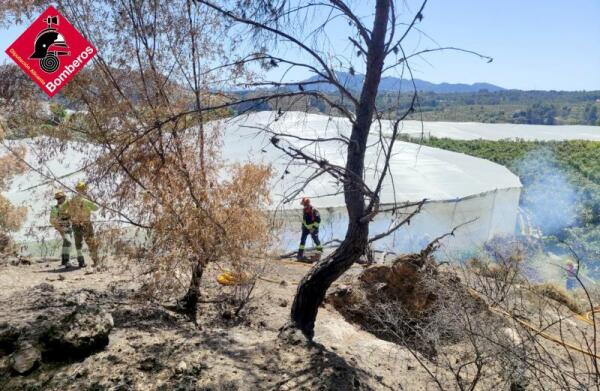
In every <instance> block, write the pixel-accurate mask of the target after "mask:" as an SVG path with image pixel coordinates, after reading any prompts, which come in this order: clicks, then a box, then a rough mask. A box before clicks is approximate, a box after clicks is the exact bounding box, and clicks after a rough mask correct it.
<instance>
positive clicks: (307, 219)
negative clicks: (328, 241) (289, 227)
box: [302, 207, 321, 229]
mask: <svg viewBox="0 0 600 391" xmlns="http://www.w3.org/2000/svg"><path fill="white" fill-rule="evenodd" d="M319 224H321V215H320V214H319V211H318V210H316V209H315V208H313V207H311V208H304V215H303V216H302V226H303V227H304V228H306V229H313V228H319Z"/></svg>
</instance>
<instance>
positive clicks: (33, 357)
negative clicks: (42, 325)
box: [9, 342, 42, 375]
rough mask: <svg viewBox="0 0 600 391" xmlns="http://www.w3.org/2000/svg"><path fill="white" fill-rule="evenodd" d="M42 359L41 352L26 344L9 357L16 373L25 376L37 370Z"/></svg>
mask: <svg viewBox="0 0 600 391" xmlns="http://www.w3.org/2000/svg"><path fill="white" fill-rule="evenodd" d="M41 359H42V353H41V352H40V350H39V349H38V348H36V347H35V346H33V345H31V344H30V343H28V342H24V343H22V344H21V345H20V346H19V348H18V349H17V350H16V351H15V352H14V353H13V354H11V355H10V356H9V363H10V366H11V368H12V369H13V370H14V371H15V372H17V373H18V374H20V375H24V374H27V373H29V372H31V371H32V370H34V369H35V368H37V366H38V365H39V364H40V361H41Z"/></svg>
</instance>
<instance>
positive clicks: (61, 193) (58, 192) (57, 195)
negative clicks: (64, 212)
mask: <svg viewBox="0 0 600 391" xmlns="http://www.w3.org/2000/svg"><path fill="white" fill-rule="evenodd" d="M64 196H65V192H64V191H62V190H56V192H55V193H54V199H56V200H58V199H59V198H63V197H64Z"/></svg>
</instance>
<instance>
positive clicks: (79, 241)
mask: <svg viewBox="0 0 600 391" xmlns="http://www.w3.org/2000/svg"><path fill="white" fill-rule="evenodd" d="M73 236H74V237H75V249H76V250H77V261H79V266H84V265H85V261H84V258H83V250H82V248H83V241H84V240H85V244H87V246H88V248H89V250H90V256H91V258H92V263H93V265H94V266H96V265H97V264H98V243H97V241H96V237H95V236H94V227H93V226H92V223H91V222H89V221H86V222H82V223H73Z"/></svg>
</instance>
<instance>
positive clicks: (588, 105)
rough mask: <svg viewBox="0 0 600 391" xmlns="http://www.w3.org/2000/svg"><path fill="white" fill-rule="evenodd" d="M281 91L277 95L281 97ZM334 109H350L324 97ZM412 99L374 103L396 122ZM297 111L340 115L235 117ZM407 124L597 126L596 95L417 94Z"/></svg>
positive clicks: (316, 107) (394, 97) (247, 107)
mask: <svg viewBox="0 0 600 391" xmlns="http://www.w3.org/2000/svg"><path fill="white" fill-rule="evenodd" d="M284 91H285V89H281V90H280V92H284ZM269 93H271V91H270V90H267V91H265V90H263V91H260V90H252V91H244V92H238V94H239V95H240V97H242V98H248V97H253V96H258V95H260V94H267V95H268V94H269ZM323 94H324V95H326V96H327V97H328V99H330V100H331V101H333V102H336V104H337V105H339V106H343V107H345V108H346V109H352V107H351V105H352V104H351V102H350V101H349V100H348V99H346V100H341V99H340V98H339V96H338V95H336V94H333V93H323ZM411 99H412V96H411V93H410V91H406V92H405V93H403V94H401V95H400V96H398V94H397V93H396V92H382V93H380V94H379V95H378V97H377V107H378V108H380V109H381V111H388V108H393V109H392V110H393V112H392V116H394V115H395V116H400V115H402V114H404V113H405V112H406V110H407V109H408V108H409V107H410V104H411ZM279 108H280V109H282V110H284V111H289V110H298V111H309V112H314V113H324V114H328V115H329V114H331V115H339V112H338V110H337V109H332V108H331V107H329V106H328V105H327V104H325V103H324V101H323V100H321V99H316V98H314V97H302V98H298V97H294V98H281V99H278V100H277V101H271V102H251V103H245V104H240V105H238V106H237V107H235V111H236V112H238V113H239V112H245V111H263V110H277V109H279ZM408 119H415V120H421V119H422V120H424V121H451V122H485V123H517V124H543V125H600V91H520V90H505V91H495V92H488V91H480V92H475V93H473V92H465V93H444V94H440V93H434V92H420V93H419V99H418V104H417V107H416V111H415V112H414V113H413V114H411V115H410V116H409V117H408Z"/></svg>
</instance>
